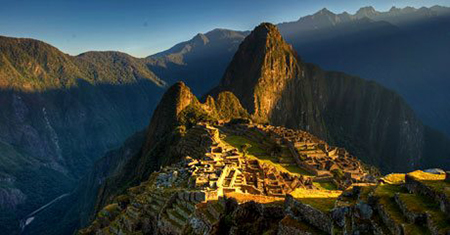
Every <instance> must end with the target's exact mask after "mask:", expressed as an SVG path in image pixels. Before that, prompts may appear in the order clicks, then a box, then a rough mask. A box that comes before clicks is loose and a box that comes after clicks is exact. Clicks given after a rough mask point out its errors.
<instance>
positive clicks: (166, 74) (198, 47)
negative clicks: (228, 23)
mask: <svg viewBox="0 0 450 235" xmlns="http://www.w3.org/2000/svg"><path fill="white" fill-rule="evenodd" d="M247 34H248V32H237V31H232V30H226V29H215V30H212V31H210V32H208V33H205V34H197V35H196V36H195V37H194V38H192V39H191V40H189V41H186V42H182V43H179V44H177V45H175V46H174V47H172V48H170V49H169V50H167V51H164V52H161V53H158V54H155V55H152V56H149V57H148V58H147V59H148V61H149V67H150V69H151V70H152V71H153V72H154V73H155V74H156V75H158V76H159V77H161V78H163V79H165V80H167V81H169V82H172V83H173V82H175V81H178V80H182V81H185V82H186V83H187V84H189V86H190V87H191V89H192V90H193V92H194V94H198V95H200V94H203V93H205V92H207V91H208V90H209V89H210V88H211V87H213V86H215V85H217V82H218V79H220V77H221V76H222V75H223V72H224V71H225V68H226V66H227V64H228V63H229V62H230V60H231V58H232V57H233V55H234V53H235V52H236V50H237V48H238V46H239V44H240V43H241V42H242V40H243V39H244V38H245V36H246V35H247Z"/></svg>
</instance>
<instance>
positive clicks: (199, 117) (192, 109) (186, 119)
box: [178, 101, 217, 128]
mask: <svg viewBox="0 0 450 235" xmlns="http://www.w3.org/2000/svg"><path fill="white" fill-rule="evenodd" d="M215 120H217V118H216V117H215V116H214V114H211V113H208V112H207V111H206V110H205V109H203V108H202V107H201V105H200V104H199V103H197V102H195V101H194V102H192V103H191V104H190V105H188V106H187V107H186V108H185V109H183V111H182V112H181V113H180V114H179V117H178V122H179V123H180V124H181V125H184V126H186V127H187V128H190V127H192V126H194V125H195V124H197V123H198V122H201V121H208V122H211V121H215Z"/></svg>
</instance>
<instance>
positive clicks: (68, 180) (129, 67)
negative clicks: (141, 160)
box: [0, 37, 165, 234]
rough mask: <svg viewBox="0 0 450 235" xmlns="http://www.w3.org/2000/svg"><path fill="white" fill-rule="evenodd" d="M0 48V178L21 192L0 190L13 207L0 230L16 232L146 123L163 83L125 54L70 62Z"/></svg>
mask: <svg viewBox="0 0 450 235" xmlns="http://www.w3.org/2000/svg"><path fill="white" fill-rule="evenodd" d="M0 49H1V50H0V60H1V61H2V63H0V81H1V82H0V107H1V112H0V141H1V142H3V143H5V144H6V145H7V146H9V150H8V151H6V150H5V151H4V152H0V159H1V160H3V161H2V163H0V167H1V168H0V175H5V174H6V175H7V178H13V179H14V183H12V186H10V187H12V188H14V189H18V190H20V193H19V192H18V191H14V193H11V192H12V191H11V190H9V191H7V192H6V191H5V190H4V191H3V193H2V195H6V196H5V197H4V198H6V199H5V201H16V204H18V205H17V206H15V207H14V208H11V207H8V213H9V212H10V213H9V215H10V216H12V217H8V216H7V217H8V218H9V219H11V220H13V221H15V222H14V224H15V225H14V226H9V224H11V223H10V222H8V223H6V222H5V223H1V225H2V226H3V225H8V226H9V227H10V228H11V227H15V229H14V230H5V231H7V233H10V234H15V233H17V232H18V229H19V227H18V226H17V224H18V222H19V220H21V219H24V217H25V216H26V215H27V214H28V213H30V212H32V211H34V210H36V209H38V208H39V207H41V206H43V205H45V204H46V203H48V202H50V201H52V200H53V199H55V198H56V197H58V196H60V195H61V194H63V193H69V192H70V191H72V190H73V188H74V187H75V182H76V181H77V180H78V179H79V178H80V177H81V176H82V175H83V174H84V173H86V172H87V171H88V170H89V167H90V166H91V165H92V164H93V162H94V161H95V160H97V159H98V158H100V157H101V156H103V155H104V154H105V153H106V152H107V151H108V150H110V149H112V148H116V147H118V146H120V144H121V143H122V142H123V141H124V140H125V139H126V138H128V137H129V136H131V135H132V134H134V133H135V132H136V131H138V130H141V129H143V128H144V127H145V126H146V125H147V123H148V119H149V118H150V116H151V112H152V110H153V108H154V107H155V106H156V104H157V102H158V101H159V99H160V96H161V95H162V93H163V92H164V90H165V83H164V82H163V81H161V80H160V79H159V78H157V77H156V75H154V74H153V73H152V72H151V71H150V70H149V69H148V67H147V66H146V64H145V63H144V62H143V60H140V59H136V58H133V57H131V56H129V55H126V54H124V53H118V52H89V53H85V54H82V55H79V56H77V57H73V56H69V55H66V54H64V53H62V52H60V51H59V50H58V49H56V48H54V47H52V46H50V45H48V44H46V43H43V42H40V41H36V40H32V39H17V38H6V37H1V38H0ZM14 152H17V153H20V154H14ZM2 154H3V155H2ZM24 163H25V164H24ZM19 165H20V168H17V167H16V166H19ZM1 177H3V176H1ZM22 194H23V195H22ZM17 195H21V196H17ZM17 198H19V199H20V198H26V200H17ZM0 206H1V208H2V209H5V208H6V207H5V206H4V205H3V203H2V205H0Z"/></svg>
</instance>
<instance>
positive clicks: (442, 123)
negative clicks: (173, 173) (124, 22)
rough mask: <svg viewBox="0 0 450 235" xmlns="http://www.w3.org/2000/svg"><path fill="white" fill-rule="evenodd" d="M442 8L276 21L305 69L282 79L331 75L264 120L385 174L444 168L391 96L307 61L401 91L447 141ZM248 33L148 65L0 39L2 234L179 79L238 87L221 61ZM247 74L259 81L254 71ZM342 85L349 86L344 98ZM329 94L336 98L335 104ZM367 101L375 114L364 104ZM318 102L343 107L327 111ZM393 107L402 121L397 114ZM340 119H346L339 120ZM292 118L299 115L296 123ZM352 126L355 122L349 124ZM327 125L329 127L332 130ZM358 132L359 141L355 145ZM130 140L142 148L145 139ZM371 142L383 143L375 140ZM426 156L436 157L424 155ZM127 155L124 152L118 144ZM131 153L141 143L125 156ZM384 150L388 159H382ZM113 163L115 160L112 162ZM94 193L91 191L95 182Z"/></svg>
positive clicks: (423, 131)
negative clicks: (302, 132)
mask: <svg viewBox="0 0 450 235" xmlns="http://www.w3.org/2000/svg"><path fill="white" fill-rule="evenodd" d="M449 12H450V11H449V8H445V7H438V6H436V7H431V8H420V9H413V8H404V9H397V8H392V9H391V10H390V11H389V12H377V11H375V10H374V9H373V8H370V7H367V8H362V9H360V10H359V11H358V12H357V13H356V14H354V15H350V14H347V13H342V14H334V13H332V12H330V11H328V10H326V9H323V10H321V11H319V12H318V13H316V14H314V15H311V16H306V17H302V18H300V19H299V20H298V21H296V22H290V23H282V24H279V25H278V29H279V31H280V33H281V35H282V36H283V37H284V39H285V40H286V42H288V43H290V44H292V45H293V49H295V51H297V52H298V53H299V55H300V56H301V57H300V56H298V57H297V56H295V58H297V59H296V60H299V61H301V63H302V66H300V67H301V68H302V70H299V71H290V72H294V74H295V76H301V75H302V71H303V72H306V73H307V74H306V75H305V76H307V77H309V78H314V77H318V80H320V81H322V80H323V79H325V78H328V79H330V78H337V79H336V84H333V85H330V84H329V83H327V84H322V83H321V82H318V83H316V81H314V80H313V81H309V80H308V81H309V82H310V83H308V84H310V85H314V86H316V85H317V86H318V87H321V89H325V90H317V91H316V90H308V89H309V88H308V89H306V88H305V87H302V86H301V85H298V84H297V85H294V84H290V85H289V86H288V88H289V89H286V90H287V91H289V92H293V91H295V90H297V89H300V90H302V89H306V90H304V92H305V93H301V94H298V97H297V95H294V94H291V95H283V96H279V97H281V98H279V99H280V102H281V103H280V105H282V106H283V107H284V108H286V112H285V113H283V112H280V111H276V110H277V109H276V108H274V107H270V108H267V110H266V111H265V112H266V113H262V114H261V118H266V119H267V121H271V122H276V123H277V124H282V125H287V126H290V127H292V128H304V129H308V128H310V130H311V131H313V132H315V133H316V134H317V135H319V136H321V137H323V138H324V139H327V141H329V142H331V143H337V144H338V145H342V146H345V147H346V148H348V149H349V150H350V151H354V152H356V153H357V154H355V155H358V154H365V153H370V154H367V155H364V156H361V158H362V159H365V160H366V161H369V162H371V163H373V164H376V165H378V166H381V167H382V168H384V169H386V170H403V169H406V168H408V169H410V168H411V167H413V166H425V165H427V164H428V165H430V166H431V165H433V164H437V163H442V162H445V161H446V155H444V154H442V153H445V152H446V150H445V151H444V150H442V151H440V150H441V148H442V147H443V146H446V144H447V143H448V142H447V138H445V137H444V136H443V135H442V134H439V133H437V132H436V131H434V130H432V129H430V128H427V127H424V126H423V125H422V124H421V122H420V121H419V120H418V119H417V118H416V117H415V115H414V114H413V112H412V111H411V110H410V108H409V107H408V105H406V104H405V102H403V100H402V99H401V98H400V97H399V96H397V95H395V94H394V93H393V92H391V91H388V90H386V89H384V88H382V87H381V86H379V85H376V84H375V83H367V82H366V81H364V80H362V79H359V78H355V77H351V78H349V80H347V79H343V80H345V81H352V82H348V83H347V82H342V83H338V81H341V80H340V79H342V77H344V75H343V74H341V73H329V72H322V70H321V69H319V68H318V67H317V66H313V65H309V64H307V63H306V62H311V63H315V64H317V65H319V66H321V67H323V68H324V69H327V70H336V71H343V72H346V73H348V74H352V75H357V76H360V77H362V78H365V79H370V80H374V81H376V82H379V83H381V84H382V85H385V86H387V87H389V88H391V89H393V90H395V91H397V92H398V93H399V94H400V95H401V96H403V97H404V98H405V100H406V102H407V103H408V104H409V105H410V106H411V107H412V108H413V110H414V111H415V112H416V113H417V115H418V117H419V118H420V119H422V120H423V121H424V122H425V124H428V125H431V126H432V127H435V129H438V130H440V131H443V132H445V133H446V134H449V133H450V123H449V122H448V120H450V103H449V100H450V99H449V98H450V97H449V96H450V95H449V93H448V89H449V88H450V81H449V80H448V78H449V77H450V71H449V70H448V68H447V59H448V58H447V57H448V55H449V54H450V45H449V43H450V40H448V39H449V38H450V32H449V31H448V25H449V23H450V18H449V14H448V13H449ZM249 34H250V32H239V31H232V30H225V29H215V30H213V31H210V32H208V33H205V34H198V35H197V36H195V37H194V38H193V39H192V40H189V41H187V42H182V43H180V44H177V45H175V46H174V47H172V48H171V49H169V50H167V51H164V52H161V53H158V54H155V55H152V56H149V57H147V58H134V57H132V56H130V55H127V54H124V53H120V52H87V53H83V54H81V55H78V56H69V55H67V54H64V53H63V52H61V51H59V50H58V49H56V48H54V47H52V46H51V45H48V44H46V43H43V42H40V41H37V40H33V39H16V38H7V37H0V78H1V79H0V89H1V90H0V104H1V105H0V107H1V115H0V207H2V208H8V209H7V210H1V212H0V229H1V230H2V231H10V232H11V233H17V229H18V225H19V224H18V223H19V219H22V218H23V217H25V216H26V215H27V214H28V213H30V212H31V211H33V210H35V209H37V208H39V207H40V206H42V205H43V204H45V203H47V202H49V201H51V200H52V199H54V198H56V197H57V196H59V195H61V194H63V193H66V192H68V191H71V190H73V189H74V187H76V181H77V180H78V179H79V178H80V177H81V176H83V175H84V174H86V173H87V172H88V171H89V169H90V167H91V166H92V164H94V162H95V161H96V160H97V159H99V158H100V157H101V156H103V155H104V154H105V153H106V152H107V151H108V150H111V149H114V148H117V147H118V146H120V145H121V144H122V143H123V141H125V139H126V138H127V137H129V136H131V135H133V133H135V132H137V131H139V130H143V129H144V128H145V127H146V126H147V124H148V120H149V119H150V116H151V114H152V110H153V109H154V108H155V107H156V105H157V103H158V101H159V100H160V98H161V96H162V94H163V92H164V91H165V89H166V88H167V87H168V85H171V84H173V83H175V82H176V81H178V80H182V81H184V82H186V84H187V85H188V86H190V87H191V88H192V91H193V93H194V94H195V95H203V94H206V93H208V91H210V90H211V89H212V88H214V87H216V86H217V85H219V84H221V87H227V88H229V89H244V88H243V87H233V86H231V85H230V84H228V85H227V86H225V85H226V84H225V85H224V81H227V79H228V80H229V81H234V80H233V79H232V78H233V77H234V76H238V75H239V73H241V72H242V71H243V70H242V69H239V70H237V69H236V71H234V68H237V67H235V66H230V67H229V68H228V69H227V66H228V65H229V63H230V62H231V61H232V59H233V56H234V55H235V53H236V51H237V50H238V48H239V45H240V44H241V43H242V42H243V40H244V39H245V38H246V37H247V36H248V35H249ZM289 51H290V52H289V53H288V55H289V56H293V55H292V54H295V52H293V51H294V50H289ZM236 56H237V55H236ZM292 58H294V57H292ZM236 59H239V58H236ZM254 59H255V58H247V60H254ZM255 63H256V62H255ZM249 66H251V64H250V65H249ZM294 67H295V66H294ZM294 67H292V68H293V69H296V68H294ZM249 69H252V68H249ZM254 69H256V68H254ZM249 72H252V73H251V75H255V71H253V70H251V71H249ZM224 74H225V77H224ZM291 75H292V74H291ZM239 76H240V75H239ZM239 76H238V77H239ZM345 76H347V75H345ZM325 80H326V79H325ZM343 80H342V81H343ZM221 81H222V83H221ZM233 83H234V82H233ZM253 85H254V84H253ZM251 87H253V86H249V87H248V88H249V89H250V88H251ZM246 88H247V87H246ZM346 88H348V91H346V92H344V90H345V89H346ZM277 92H278V91H277ZM316 92H319V93H316ZM358 92H359V93H358ZM370 92H373V93H374V94H375V93H376V94H377V97H378V99H375V100H376V102H375V101H373V100H372V99H368V98H367V97H370V94H371V93H370ZM275 93H276V92H275ZM249 94H252V93H248V94H245V90H244V91H241V92H237V94H236V96H237V97H238V98H239V99H242V100H241V102H242V103H243V105H244V106H245V108H247V109H249V110H251V111H254V107H252V105H251V102H250V101H248V100H247V99H250V98H248V97H247V96H248V95H249ZM317 94H322V97H323V96H324V95H326V96H327V97H323V99H324V101H323V102H319V103H320V104H322V105H323V106H311V107H310V108H311V109H307V110H301V109H299V107H297V106H295V105H293V104H291V103H290V102H289V101H288V100H287V101H286V100H285V99H290V98H295V99H304V102H307V101H308V99H311V98H317V99H321V98H320V95H319V96H317ZM328 95H329V96H328ZM381 96H382V97H383V98H380V97H381ZM275 97H277V96H275ZM283 97H284V98H283ZM286 97H289V98H286ZM336 97H340V98H339V99H337V100H333V99H335V98H336ZM306 98H308V99H306ZM264 99H265V98H264ZM352 99H357V100H352ZM270 100H271V99H270ZM371 102H375V104H374V103H371ZM307 103H308V102H307ZM345 103H347V104H354V105H355V107H349V106H345ZM305 105H306V106H308V105H310V104H306V103H305ZM384 105H385V107H384ZM357 106H358V107H359V108H358V107H357ZM366 106H373V109H372V110H365V109H363V108H362V107H366ZM288 107H289V108H290V109H287V108H288ZM324 107H327V108H336V107H339V108H336V110H334V109H332V110H333V111H330V113H326V112H325V111H324ZM342 107H346V108H348V109H342ZM374 110H378V111H380V112H381V113H379V112H375V111H374ZM399 110H400V111H401V112H400V113H401V115H400V116H395V115H396V113H397V112H398V111H399ZM341 111H342V112H341ZM287 112H289V113H287ZM302 112H306V113H302ZM339 112H341V113H340V115H342V116H339V117H337V116H335V115H337V113H339ZM353 112H356V113H358V114H357V115H355V116H354V117H352V118H354V119H351V118H350V117H348V116H345V115H349V113H353ZM255 113H258V112H255ZM269 113H270V115H269ZM315 115H318V116H317V117H316V116H315ZM358 115H360V116H358ZM391 115H393V116H391ZM298 117H302V118H300V119H299V120H297V118H298ZM319 117H320V118H319ZM375 117H377V118H382V120H385V121H386V122H383V121H377V122H376V123H372V126H367V123H365V122H366V121H367V120H373V119H375ZM391 118H392V119H393V120H395V121H393V120H390V119H391ZM349 120H353V121H355V122H356V123H360V124H361V125H362V127H359V126H352V125H350V124H349V123H347V122H350V121H349ZM297 121H298V122H297ZM330 121H336V123H334V124H336V125H335V126H332V124H331V123H330ZM324 122H325V123H327V124H324ZM402 122H403V124H402ZM388 123H390V124H389V125H388ZM338 126H339V127H338ZM334 128H336V129H334ZM359 128H360V129H359ZM414 128H415V129H414ZM361 132H362V133H363V134H361ZM413 133H414V134H413ZM343 136H345V137H346V138H342V137H343ZM358 136H362V137H363V138H362V139H364V141H363V140H361V141H359V140H358V139H357V137H358ZM347 137H348V138H347ZM403 137H404V138H403ZM136 138H137V137H136ZM137 139H140V141H143V140H142V137H139V138H137ZM379 139H382V140H383V141H384V142H383V143H379V141H378V140H379ZM391 139H395V141H390V140H391ZM355 140H356V142H355ZM377 143H378V144H379V145H377ZM363 144H367V146H363ZM406 146H409V147H411V148H409V147H406ZM423 149H434V150H435V152H427V153H425V152H423V151H422V150H423ZM125 150H129V148H126V147H124V150H123V151H125ZM372 150H373V151H372ZM407 150H409V151H411V152H408V151H407ZM130 151H131V150H130ZM137 151H139V147H135V148H133V150H132V151H131V152H137ZM371 151H372V152H371ZM119 152H120V151H119ZM388 152H389V153H392V152H395V154H393V155H386V153H388ZM121 154H122V153H121ZM381 155H383V156H384V157H380V156H381ZM431 155H433V156H432V157H429V156H431ZM388 156H392V158H389V157H388ZM405 159H409V160H411V161H410V164H411V165H408V166H407V165H404V164H403V163H404V162H403V161H404V160H405ZM425 159H432V160H431V161H424V160H425ZM102 161H104V160H102ZM102 161H101V162H102ZM112 162H120V163H122V164H123V161H122V160H120V159H118V158H115V160H114V161H112ZM98 164H104V165H102V166H104V167H98V165H97V169H105V168H107V167H106V166H109V164H107V163H104V162H103V163H98ZM428 165H427V166H428ZM110 173H111V172H102V173H98V174H95V173H91V176H92V175H94V176H95V177H92V178H89V177H88V178H89V179H90V180H91V182H96V180H98V181H102V180H104V177H106V176H107V175H109V174H110ZM96 177H98V178H96ZM90 186H91V187H90V189H92V190H95V189H96V188H97V187H98V185H97V186H92V184H91V185H90ZM83 192H84V195H85V197H89V196H87V195H92V191H89V192H86V191H83ZM74 195H77V196H78V195H79V194H77V193H74ZM72 199H73V198H72ZM72 199H71V198H66V199H65V200H72ZM65 203H67V202H66V201H65ZM87 207H89V206H87ZM43 217H45V216H43ZM84 220H86V217H84ZM84 222H86V221H84ZM39 223H40V222H39V219H38V218H36V220H35V221H34V222H33V223H32V224H31V225H30V226H31V227H30V229H29V230H28V231H30V233H33V231H37V230H33V224H34V225H35V229H37V227H38V226H37V225H39ZM55 229H56V228H55ZM55 231H56V232H55V233H56V234H58V232H57V230H55ZM41 232H42V230H41Z"/></svg>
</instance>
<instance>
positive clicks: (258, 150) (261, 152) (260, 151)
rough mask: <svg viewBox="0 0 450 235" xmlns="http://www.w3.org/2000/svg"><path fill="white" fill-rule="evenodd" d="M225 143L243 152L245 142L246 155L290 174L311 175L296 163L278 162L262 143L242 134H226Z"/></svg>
mask: <svg viewBox="0 0 450 235" xmlns="http://www.w3.org/2000/svg"><path fill="white" fill-rule="evenodd" d="M224 141H225V142H226V143H228V144H229V145H231V146H233V147H235V148H237V149H239V151H241V152H243V149H242V147H243V146H244V145H246V144H248V145H249V146H250V147H247V148H248V149H247V154H246V156H247V157H250V158H254V159H257V160H259V161H261V162H263V163H268V164H271V165H273V166H275V167H276V168H277V169H278V170H280V171H284V172H289V173H292V174H298V175H311V174H310V173H308V172H307V171H305V170H304V169H302V168H300V167H298V166H297V164H295V163H292V164H282V163H279V160H278V158H277V157H276V156H270V155H269V153H268V152H267V151H266V150H265V147H264V146H263V144H260V143H257V142H255V141H252V140H250V139H248V138H246V137H243V136H237V135H227V136H226V137H225V139H224ZM286 150H287V149H286V148H285V149H283V151H286Z"/></svg>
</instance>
